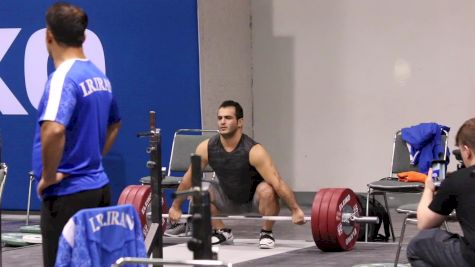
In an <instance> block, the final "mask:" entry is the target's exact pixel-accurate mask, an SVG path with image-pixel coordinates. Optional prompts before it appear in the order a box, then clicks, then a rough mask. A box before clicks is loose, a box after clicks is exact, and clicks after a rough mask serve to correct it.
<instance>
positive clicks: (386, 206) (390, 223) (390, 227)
mask: <svg viewBox="0 0 475 267" xmlns="http://www.w3.org/2000/svg"><path fill="white" fill-rule="evenodd" d="M383 198H384V205H385V208H386V211H387V212H388V218H389V230H390V231H391V235H392V236H393V242H396V236H395V235H394V228H393V220H392V218H391V211H390V210H389V205H388V198H387V197H386V192H383ZM383 227H384V225H383Z"/></svg>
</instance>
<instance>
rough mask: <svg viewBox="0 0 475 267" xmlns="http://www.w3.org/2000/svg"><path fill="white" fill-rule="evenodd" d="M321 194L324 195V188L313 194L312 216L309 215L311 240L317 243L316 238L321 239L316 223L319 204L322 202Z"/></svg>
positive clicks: (317, 221)
mask: <svg viewBox="0 0 475 267" xmlns="http://www.w3.org/2000/svg"><path fill="white" fill-rule="evenodd" d="M323 195H325V190H320V191H319V192H317V193H316V194H315V197H314V198H313V203H312V215H311V216H312V217H311V221H310V223H311V227H312V235H313V240H314V241H315V244H317V240H321V237H320V231H319V230H318V228H319V226H318V223H319V222H320V221H319V218H318V215H319V214H320V206H321V203H322V199H323Z"/></svg>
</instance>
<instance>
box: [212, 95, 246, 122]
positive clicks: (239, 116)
mask: <svg viewBox="0 0 475 267" xmlns="http://www.w3.org/2000/svg"><path fill="white" fill-rule="evenodd" d="M227 107H234V108H235V110H236V119H238V120H239V119H242V118H243V117H244V111H243V110H242V107H241V105H240V104H239V103H238V102H236V101H233V100H226V101H224V102H223V103H221V105H220V106H219V108H218V109H220V108H227Z"/></svg>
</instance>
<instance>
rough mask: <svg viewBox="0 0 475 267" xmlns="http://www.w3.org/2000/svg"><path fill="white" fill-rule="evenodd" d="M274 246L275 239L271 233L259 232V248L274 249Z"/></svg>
mask: <svg viewBox="0 0 475 267" xmlns="http://www.w3.org/2000/svg"><path fill="white" fill-rule="evenodd" d="M274 246H275V239H274V234H273V233H272V231H266V230H261V233H260V236H259V248H262V249H269V248H274Z"/></svg>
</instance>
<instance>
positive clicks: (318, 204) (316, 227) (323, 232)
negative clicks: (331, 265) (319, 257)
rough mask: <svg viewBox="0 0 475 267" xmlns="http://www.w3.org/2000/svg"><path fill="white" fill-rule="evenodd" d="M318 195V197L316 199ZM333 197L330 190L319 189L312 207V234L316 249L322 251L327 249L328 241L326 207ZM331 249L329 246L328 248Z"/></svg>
mask: <svg viewBox="0 0 475 267" xmlns="http://www.w3.org/2000/svg"><path fill="white" fill-rule="evenodd" d="M318 195H320V197H318ZM332 195H333V191H332V189H321V190H320V191H319V192H318V193H317V197H315V200H314V203H313V205H312V232H313V233H314V235H313V236H314V241H315V244H316V245H317V247H318V248H319V249H321V250H323V251H327V250H328V248H329V245H331V244H329V240H328V230H327V229H328V220H327V217H328V206H329V204H330V201H331V197H332ZM330 248H331V246H330Z"/></svg>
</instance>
